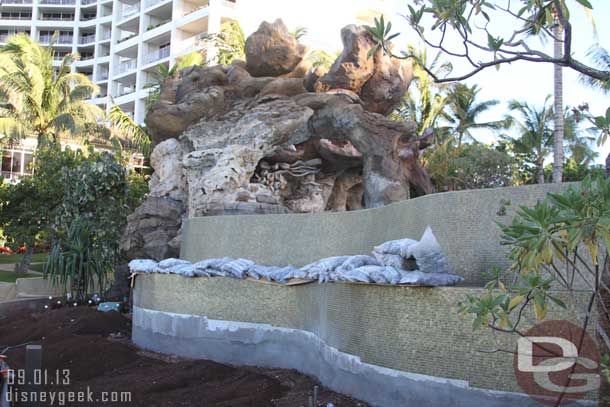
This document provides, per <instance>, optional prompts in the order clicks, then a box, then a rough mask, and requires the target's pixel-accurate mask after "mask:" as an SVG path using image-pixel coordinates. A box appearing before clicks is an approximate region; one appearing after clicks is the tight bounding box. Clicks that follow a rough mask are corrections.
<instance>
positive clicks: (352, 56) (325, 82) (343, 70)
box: [315, 25, 375, 93]
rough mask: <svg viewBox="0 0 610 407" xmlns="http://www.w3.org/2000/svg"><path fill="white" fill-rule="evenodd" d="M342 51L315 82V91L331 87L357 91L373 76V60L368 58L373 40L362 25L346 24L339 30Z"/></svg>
mask: <svg viewBox="0 0 610 407" xmlns="http://www.w3.org/2000/svg"><path fill="white" fill-rule="evenodd" d="M341 41H342V42H343V52H342V53H341V55H340V56H339V58H337V60H336V61H335V62H334V63H333V65H332V66H331V67H330V70H329V71H328V73H326V74H325V75H324V76H322V77H321V78H320V79H318V81H317V82H316V84H315V90H316V92H326V91H328V90H331V89H347V90H351V91H352V92H355V93H359V92H360V90H361V89H362V87H363V86H364V84H365V83H366V82H367V81H368V80H369V79H370V78H371V77H372V76H373V73H374V71H375V61H374V59H373V58H369V56H368V54H369V51H370V50H371V49H372V48H373V47H375V42H374V40H373V38H372V37H371V35H370V34H369V33H368V32H367V31H366V30H365V29H364V27H360V26H356V25H348V26H347V27H345V28H343V29H342V30H341Z"/></svg>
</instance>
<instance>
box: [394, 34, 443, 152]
mask: <svg viewBox="0 0 610 407" xmlns="http://www.w3.org/2000/svg"><path fill="white" fill-rule="evenodd" d="M408 52H409V53H410V54H411V55H416V56H417V58H414V59H413V60H412V63H413V79H414V81H415V85H416V86H415V88H413V87H410V90H409V92H408V93H407V94H406V95H405V97H404V99H403V101H402V106H401V107H399V108H398V109H397V111H396V112H394V113H393V114H392V116H391V117H392V118H394V119H400V120H412V121H414V122H415V123H417V130H418V134H423V132H424V131H425V130H426V129H428V128H436V129H437V132H436V134H437V136H439V135H441V134H442V133H443V132H442V129H440V128H438V127H437V126H436V123H437V121H438V120H439V118H442V117H445V118H447V117H448V116H447V115H446V113H445V111H444V109H445V105H446V103H447V96H446V95H444V92H443V90H444V89H446V87H447V86H448V85H438V84H436V83H434V79H433V78H432V77H431V76H430V75H429V74H428V73H427V72H426V70H425V69H424V68H423V67H424V66H429V67H430V68H429V69H430V70H432V71H433V72H434V73H435V75H437V76H440V75H443V74H445V73H447V72H449V71H450V70H451V64H450V63H448V62H443V63H441V62H440V53H439V54H437V55H436V56H435V57H434V59H433V60H432V63H431V64H430V65H428V64H427V59H428V55H427V51H426V49H424V50H423V51H422V50H416V49H415V47H414V46H412V45H409V47H408ZM443 139H444V137H443ZM436 142H437V144H440V143H441V142H442V140H436Z"/></svg>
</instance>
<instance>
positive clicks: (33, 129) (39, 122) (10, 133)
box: [0, 33, 104, 145]
mask: <svg viewBox="0 0 610 407" xmlns="http://www.w3.org/2000/svg"><path fill="white" fill-rule="evenodd" d="M56 37H57V33H56V34H55V35H54V36H53V38H52V40H51V43H50V45H49V46H48V47H43V46H41V45H39V44H37V43H36V42H34V41H33V40H32V39H30V37H29V35H25V34H17V35H14V36H12V37H11V38H10V39H9V40H8V42H7V43H6V44H5V45H4V46H3V47H2V48H1V49H0V133H2V134H4V137H5V139H4V140H3V141H4V142H5V143H11V142H14V141H16V140H19V139H22V138H25V137H26V136H29V135H35V136H36V137H37V138H38V143H39V145H43V144H45V143H47V142H54V141H56V140H59V139H60V138H61V137H62V136H69V137H76V136H84V137H86V136H88V135H89V134H90V132H91V131H92V130H96V131H101V127H100V126H97V124H98V123H99V122H100V121H101V120H102V119H103V117H104V112H103V110H102V109H100V108H99V107H98V106H95V105H93V104H91V103H87V102H86V99H89V98H91V97H92V96H94V95H96V94H97V93H98V91H99V89H98V87H97V86H96V85H95V84H94V83H92V82H91V81H90V80H89V78H87V77H86V76H85V75H83V74H81V73H76V72H72V71H71V66H72V63H73V62H74V61H75V59H76V58H77V55H73V54H68V55H66V56H64V57H63V59H62V61H61V64H60V66H59V68H58V69H57V70H56V69H55V68H54V66H53V61H54V59H55V51H54V49H53V45H54V42H55V38H56Z"/></svg>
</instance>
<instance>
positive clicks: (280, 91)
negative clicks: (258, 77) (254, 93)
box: [259, 78, 306, 96]
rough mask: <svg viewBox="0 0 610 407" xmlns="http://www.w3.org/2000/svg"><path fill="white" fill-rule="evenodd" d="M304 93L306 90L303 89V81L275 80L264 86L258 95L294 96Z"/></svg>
mask: <svg viewBox="0 0 610 407" xmlns="http://www.w3.org/2000/svg"><path fill="white" fill-rule="evenodd" d="M305 92H306V90H305V88H304V87H303V79H300V78H276V79H274V80H272V81H271V82H269V83H268V84H267V85H265V87H264V88H263V89H262V90H261V91H260V93H259V95H261V96H265V95H282V96H294V95H299V94H301V93H305Z"/></svg>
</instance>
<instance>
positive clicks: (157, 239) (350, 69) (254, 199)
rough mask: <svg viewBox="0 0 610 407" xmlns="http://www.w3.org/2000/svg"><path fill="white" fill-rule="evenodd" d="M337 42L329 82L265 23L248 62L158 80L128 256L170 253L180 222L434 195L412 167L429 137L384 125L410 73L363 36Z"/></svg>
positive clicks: (251, 42)
mask: <svg viewBox="0 0 610 407" xmlns="http://www.w3.org/2000/svg"><path fill="white" fill-rule="evenodd" d="M342 39H343V42H344V46H345V50H344V51H343V53H342V54H341V56H340V57H339V58H338V59H337V61H336V62H335V63H334V64H333V66H332V68H331V69H330V71H329V72H328V73H324V71H323V70H322V69H321V68H317V69H315V70H309V71H308V72H306V70H307V69H308V67H309V62H307V61H303V54H304V47H302V46H301V45H299V44H298V43H297V42H296V40H295V39H294V38H293V36H292V35H290V34H289V33H288V31H287V29H286V27H285V26H284V24H283V23H282V22H281V21H279V20H278V21H276V22H275V23H273V24H269V23H263V24H261V26H260V27H259V29H258V31H257V32H255V33H254V34H253V35H252V36H251V37H250V38H248V40H247V44H246V59H247V61H246V62H245V63H244V62H243V61H235V62H233V63H232V64H231V65H230V66H228V67H223V66H212V67H202V66H196V67H190V68H186V69H184V70H182V71H181V72H180V74H179V76H178V78H176V79H168V80H167V81H165V83H164V84H163V86H162V89H161V96H160V100H159V101H158V102H157V103H155V104H154V105H153V106H152V108H151V111H150V112H149V114H148V115H147V118H146V124H147V126H148V129H149V132H150V133H151V135H152V137H153V142H154V144H155V148H154V150H153V153H152V155H151V166H152V167H153V169H154V170H155V171H154V175H153V176H152V178H151V181H150V196H149V197H148V199H147V201H146V202H144V204H143V205H142V207H140V208H138V210H136V212H135V213H134V214H132V215H131V216H130V218H129V224H128V227H127V229H126V233H125V238H124V242H123V244H122V248H123V250H124V251H125V253H126V254H127V255H128V256H129V257H131V258H134V257H151V258H156V259H158V258H162V257H168V256H169V255H171V254H172V253H173V254H177V250H178V248H179V244H180V242H179V236H178V234H179V231H180V227H181V220H182V218H183V217H196V216H210V215H238V214H276V213H288V212H298V213H305V212H322V211H325V210H332V211H346V210H355V209H360V208H363V207H367V208H368V207H376V206H381V205H386V204H388V203H391V202H395V201H399V200H402V199H407V198H409V197H410V195H411V194H412V193H413V192H415V193H417V194H426V193H430V192H432V184H431V182H430V179H429V178H428V176H427V174H426V173H425V171H424V170H423V169H422V167H421V165H420V163H419V154H420V150H421V149H423V148H426V147H427V146H428V144H429V142H430V139H431V137H432V133H431V132H430V133H426V135H425V136H423V137H418V136H417V134H416V127H417V126H416V125H415V124H414V123H409V122H397V121H392V120H389V119H387V118H386V117H385V116H384V115H385V114H387V113H389V112H390V111H391V110H392V109H393V108H394V106H395V105H396V104H397V103H398V101H399V100H400V98H401V97H402V96H403V95H404V92H405V91H406V89H407V87H408V85H409V81H410V72H409V70H408V69H407V68H405V67H404V66H403V65H401V64H400V63H398V62H396V61H392V60H390V59H389V57H387V56H386V55H384V54H383V53H381V52H379V53H377V55H375V56H374V57H371V58H369V57H368V55H367V54H368V51H369V50H370V49H371V47H372V46H373V45H374V43H373V41H372V39H371V37H370V35H369V34H368V33H366V31H365V30H364V28H362V27H357V26H347V27H346V28H344V29H343V31H342ZM312 90H315V92H311V91H312ZM379 113H382V114H379ZM143 254H146V256H143Z"/></svg>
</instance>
